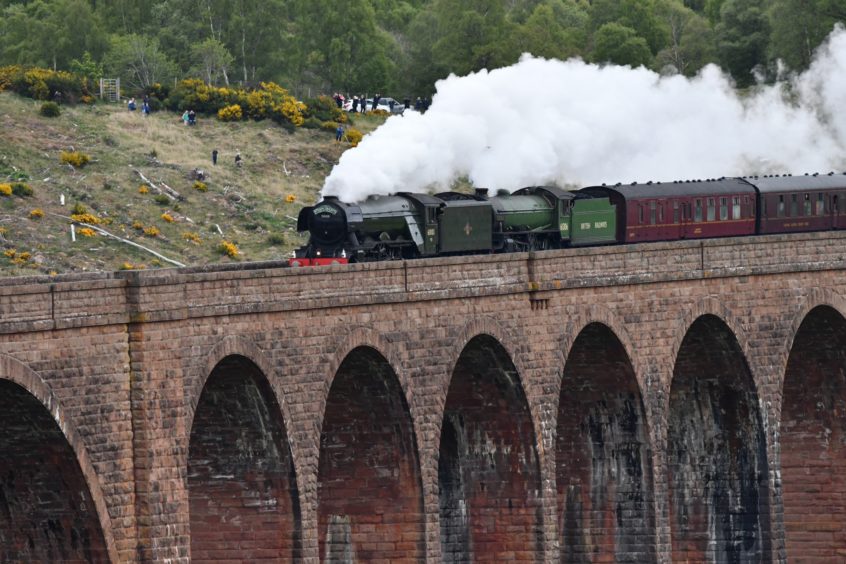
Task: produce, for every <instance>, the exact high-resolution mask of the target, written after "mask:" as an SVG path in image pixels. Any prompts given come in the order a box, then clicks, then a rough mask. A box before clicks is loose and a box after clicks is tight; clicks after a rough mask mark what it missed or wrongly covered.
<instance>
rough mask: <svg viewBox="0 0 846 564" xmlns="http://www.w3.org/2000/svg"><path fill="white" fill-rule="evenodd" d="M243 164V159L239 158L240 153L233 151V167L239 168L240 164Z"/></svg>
mask: <svg viewBox="0 0 846 564" xmlns="http://www.w3.org/2000/svg"><path fill="white" fill-rule="evenodd" d="M243 162H244V159H242V158H241V151H235V167H236V168H241V163H243Z"/></svg>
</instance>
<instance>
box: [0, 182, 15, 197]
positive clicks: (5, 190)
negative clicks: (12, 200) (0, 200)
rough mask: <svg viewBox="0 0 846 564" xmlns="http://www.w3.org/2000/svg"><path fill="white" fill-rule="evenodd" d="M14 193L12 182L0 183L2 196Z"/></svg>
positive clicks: (0, 194)
mask: <svg viewBox="0 0 846 564" xmlns="http://www.w3.org/2000/svg"><path fill="white" fill-rule="evenodd" d="M11 195H12V185H11V184H0V196H6V197H7V198H8V197H9V196H11Z"/></svg>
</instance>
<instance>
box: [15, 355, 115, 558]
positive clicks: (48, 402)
mask: <svg viewBox="0 0 846 564" xmlns="http://www.w3.org/2000/svg"><path fill="white" fill-rule="evenodd" d="M3 382H8V383H11V384H13V385H14V386H17V387H18V388H19V389H21V390H22V391H23V393H24V394H25V395H27V396H30V397H31V398H33V399H34V400H35V402H37V403H38V404H40V405H41V406H42V407H43V408H44V409H46V410H47V412H48V413H49V417H48V419H49V420H50V421H51V422H52V424H54V425H56V426H57V429H55V431H56V435H57V436H59V437H61V439H63V440H64V442H65V443H66V445H67V447H68V448H69V449H70V451H71V453H72V456H73V458H74V461H75V463H76V464H77V466H78V470H79V473H80V474H81V476H80V477H81V479H82V481H83V483H84V486H85V488H86V489H87V491H86V492H83V494H82V495H83V499H81V500H80V501H81V502H82V503H83V504H84V502H85V497H90V501H91V503H92V504H93V506H94V510H95V511H94V512H95V514H96V515H95V516H94V519H95V521H96V526H97V527H98V528H99V530H97V531H94V533H95V535H96V534H99V535H101V542H102V545H103V546H102V547H101V548H100V551H99V552H100V554H96V555H94V556H93V557H92V558H91V559H92V560H94V561H101V562H102V561H110V562H118V561H119V558H118V552H117V547H116V545H115V540H114V533H113V531H112V524H111V518H110V516H109V512H108V508H107V505H106V501H105V498H104V496H103V491H102V489H101V487H100V481H99V479H98V477H97V472H96V470H95V469H94V465H93V464H92V462H91V459H90V457H89V455H88V450H87V448H86V447H85V443H84V442H83V440H82V438H81V437H80V435H79V433H78V432H77V430H76V426H75V425H74V423H73V421H72V420H71V419H70V418H69V416H68V415H66V412H65V410H64V409H63V408H62V406H61V404H60V402H59V400H58V399H57V398H56V396H55V395H54V394H53V392H52V390H51V389H50V387H49V386H48V385H47V383H45V382H44V380H42V379H41V377H40V376H39V375H38V374H37V373H36V372H34V371H33V370H32V369H30V368H29V367H28V366H26V365H25V364H23V363H22V362H20V361H18V360H17V359H15V358H13V357H10V356H8V355H4V354H0V384H2V383H3ZM8 392H9V390H5V391H4V392H3V393H4V395H5V394H6V393H8ZM4 411H5V410H4ZM0 472H2V471H0ZM2 473H3V474H4V476H0V491H2V489H3V484H2V482H3V481H4V480H5V477H6V476H5V472H2ZM85 494H87V495H85ZM7 503H8V500H7ZM54 521H55V522H58V521H59V520H58V519H55V520H54ZM51 528H52V527H51ZM0 537H2V530H0ZM77 542H81V541H80V540H79V539H77ZM72 544H73V543H72ZM11 545H12V542H9V539H5V540H4V542H2V543H0V546H4V547H8V546H11ZM0 550H5V549H0ZM45 556H46V555H43V554H32V553H25V554H18V555H17V556H15V555H12V554H5V553H3V552H0V560H4V561H5V560H9V561H28V560H30V561H31V560H38V559H40V558H42V557H45ZM53 558H64V559H68V556H67V555H54V556H53Z"/></svg>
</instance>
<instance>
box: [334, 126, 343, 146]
mask: <svg viewBox="0 0 846 564" xmlns="http://www.w3.org/2000/svg"><path fill="white" fill-rule="evenodd" d="M343 138H344V126H343V125H341V124H340V123H339V124H338V129H336V130H335V142H336V143H340V142H341V139H343Z"/></svg>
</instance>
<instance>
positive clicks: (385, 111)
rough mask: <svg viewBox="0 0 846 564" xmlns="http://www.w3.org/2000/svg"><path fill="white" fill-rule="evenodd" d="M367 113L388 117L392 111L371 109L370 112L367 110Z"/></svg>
mask: <svg viewBox="0 0 846 564" xmlns="http://www.w3.org/2000/svg"><path fill="white" fill-rule="evenodd" d="M367 115H369V116H382V117H387V116H389V115H391V112H389V111H387V110H370V111H369V112H367Z"/></svg>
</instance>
